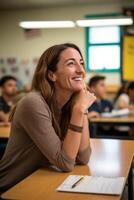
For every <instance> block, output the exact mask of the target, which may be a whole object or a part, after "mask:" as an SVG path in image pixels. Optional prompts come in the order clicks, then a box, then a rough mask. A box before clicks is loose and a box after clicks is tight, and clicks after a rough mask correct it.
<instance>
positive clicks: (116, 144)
mask: <svg viewBox="0 0 134 200" xmlns="http://www.w3.org/2000/svg"><path fill="white" fill-rule="evenodd" d="M91 148H92V154H91V157H90V161H89V163H88V165H85V166H75V168H74V170H73V172H70V173H60V172H57V171H54V170H52V169H48V168H42V169H39V170H37V171H36V172H34V173H33V174H32V175H30V176H29V177H27V178H26V179H24V180H23V181H21V182H20V183H18V184H17V185H16V186H14V187H12V188H11V189H9V190H8V191H7V192H5V193H3V195H2V198H3V199H23V200H24V199H25V200H26V199H28V200H29V199H32V200H35V199H36V200H40V199H47V200H63V199H64V200H75V199H77V200H120V199H121V196H108V195H96V194H94V195H93V194H78V193H64V192H56V191H55V189H56V188H57V187H58V186H59V185H60V184H61V183H62V182H63V181H64V179H65V178H66V177H67V176H68V175H70V174H81V175H82V174H83V175H95V176H110V177H111V176H112V177H117V176H124V177H125V178H126V181H127V180H128V193H129V200H132V199H133V196H132V195H133V183H132V162H133V156H134V141H129V140H128V141H127V140H111V139H110V140H108V139H91Z"/></svg>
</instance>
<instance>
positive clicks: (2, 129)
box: [0, 125, 10, 138]
mask: <svg viewBox="0 0 134 200" xmlns="http://www.w3.org/2000/svg"><path fill="white" fill-rule="evenodd" d="M9 134H10V126H3V125H0V138H9Z"/></svg>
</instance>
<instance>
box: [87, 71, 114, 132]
mask: <svg viewBox="0 0 134 200" xmlns="http://www.w3.org/2000/svg"><path fill="white" fill-rule="evenodd" d="M88 86H89V89H90V91H91V92H93V93H94V94H95V95H96V97H97V101H95V102H94V103H93V104H92V105H91V107H90V108H89V109H88V111H89V113H88V118H89V119H90V118H92V117H99V116H100V114H101V113H103V112H111V110H112V109H113V106H112V103H111V102H110V101H109V100H107V99H106V98H105V96H106V83H105V77H104V76H100V75H96V76H93V77H92V78H91V79H90V80H89V83H88ZM102 129H103V128H102ZM99 130H100V128H99ZM101 131H102V132H104V131H105V130H104V129H103V130H101ZM90 132H91V135H92V133H93V127H92V126H91V130H90Z"/></svg>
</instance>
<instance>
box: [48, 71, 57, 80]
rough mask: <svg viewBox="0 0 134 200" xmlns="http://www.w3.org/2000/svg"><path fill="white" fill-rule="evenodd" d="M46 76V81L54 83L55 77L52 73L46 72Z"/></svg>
mask: <svg viewBox="0 0 134 200" xmlns="http://www.w3.org/2000/svg"><path fill="white" fill-rule="evenodd" d="M47 76H48V79H49V80H50V81H53V82H55V81H56V75H55V74H54V72H52V71H50V70H48V74H47Z"/></svg>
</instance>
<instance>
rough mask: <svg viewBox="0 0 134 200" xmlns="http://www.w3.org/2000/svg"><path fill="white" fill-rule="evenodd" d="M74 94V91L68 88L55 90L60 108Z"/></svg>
mask: <svg viewBox="0 0 134 200" xmlns="http://www.w3.org/2000/svg"><path fill="white" fill-rule="evenodd" d="M72 94H73V93H72V92H70V91H67V90H61V89H59V90H56V91H55V98H56V101H57V103H58V107H59V108H60V109H61V108H62V107H63V106H64V105H65V104H66V103H67V101H68V100H69V99H70V97H71V96H72Z"/></svg>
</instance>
